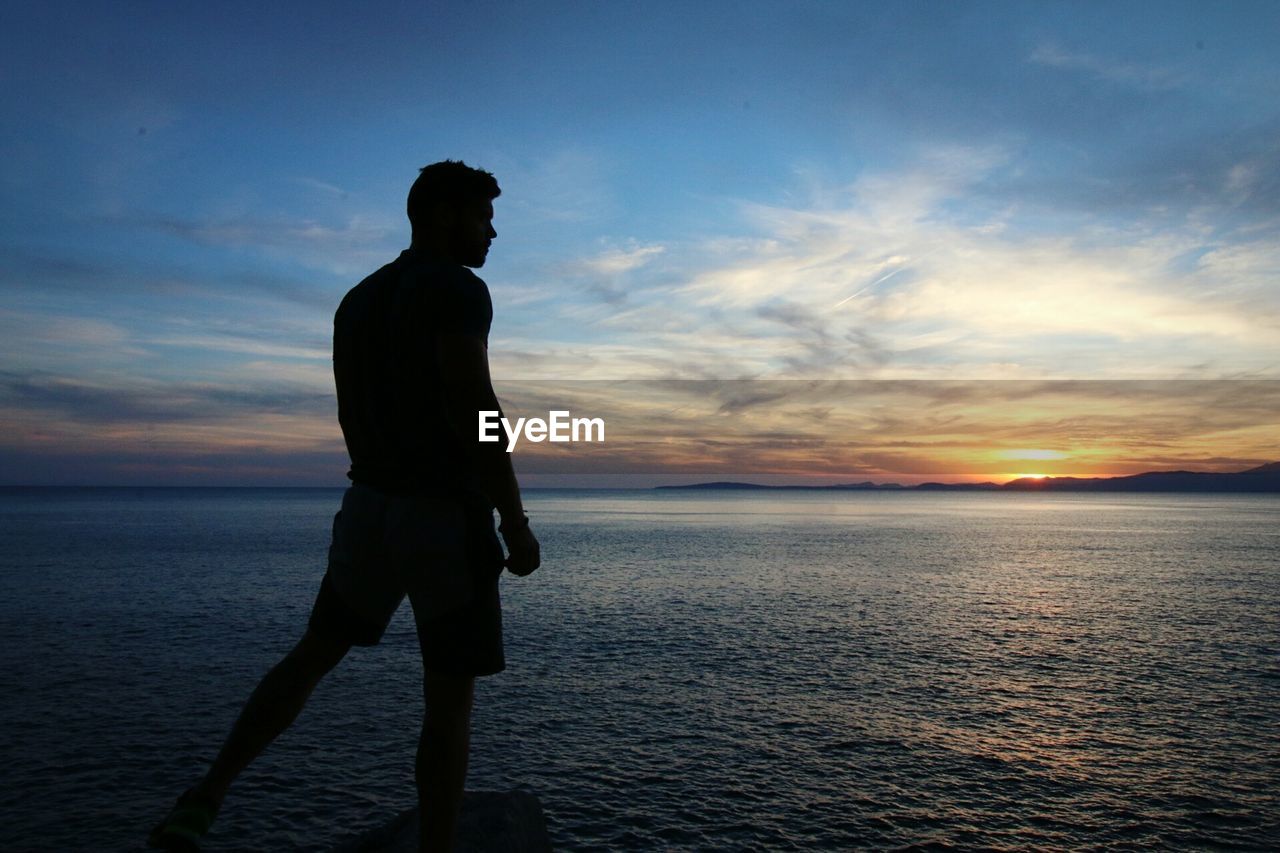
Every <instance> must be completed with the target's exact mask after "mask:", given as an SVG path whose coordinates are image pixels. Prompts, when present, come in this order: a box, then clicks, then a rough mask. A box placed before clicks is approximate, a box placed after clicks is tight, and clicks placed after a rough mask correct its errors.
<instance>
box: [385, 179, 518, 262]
mask: <svg viewBox="0 0 1280 853" xmlns="http://www.w3.org/2000/svg"><path fill="white" fill-rule="evenodd" d="M501 193H502V190H500V189H498V182H497V180H495V179H494V177H493V175H491V174H489V173H488V172H485V171H483V170H481V169H473V168H471V167H470V166H468V165H467V164H466V163H463V162H462V161H461V160H444V161H442V162H440V163H432V164H431V165H430V166H426V167H424V168H423V169H422V170H421V172H420V174H419V175H418V179H417V180H416V181H414V182H413V186H412V187H410V188H409V203H408V213H409V224H410V226H412V228H413V245H414V246H417V247H420V248H423V249H427V250H429V251H432V252H435V253H436V254H439V255H443V256H444V257H446V258H448V259H450V260H452V261H456V262H457V263H460V264H462V265H463V266H467V267H482V266H484V260H485V255H487V254H488V252H489V243H490V242H492V241H493V238H494V237H497V236H498V232H496V231H494V230H493V200H494V199H495V198H497V197H498V196H499V195H501Z"/></svg>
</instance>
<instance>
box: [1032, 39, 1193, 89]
mask: <svg viewBox="0 0 1280 853" xmlns="http://www.w3.org/2000/svg"><path fill="white" fill-rule="evenodd" d="M1028 59H1029V61H1031V62H1033V63H1035V64H1037V65H1044V66H1048V67H1050V68H1059V69H1062V70H1064V71H1081V72H1084V73H1086V74H1089V75H1091V76H1093V77H1094V78H1096V79H1100V80H1107V81H1109V82H1113V83H1123V84H1125V85H1128V86H1136V87H1139V88H1143V89H1170V88H1174V87H1176V86H1178V85H1180V84H1181V83H1182V82H1183V78H1182V76H1181V75H1180V74H1178V73H1177V72H1176V71H1174V70H1173V69H1170V68H1166V67H1162V66H1159V65H1151V64H1148V63H1141V62H1126V61H1123V60H1117V59H1109V58H1105V57H1100V56H1096V55H1094V54H1091V53H1085V52H1083V51H1070V50H1066V49H1064V48H1062V47H1060V46H1058V45H1055V44H1047V43H1046V44H1042V45H1040V46H1039V47H1037V48H1036V49H1035V50H1034V51H1032V53H1031V55H1030V56H1029V57H1028Z"/></svg>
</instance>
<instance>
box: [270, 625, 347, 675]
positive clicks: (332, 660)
mask: <svg viewBox="0 0 1280 853" xmlns="http://www.w3.org/2000/svg"><path fill="white" fill-rule="evenodd" d="M349 651H351V643H350V642H349V641H347V640H338V639H334V638H331V637H326V636H324V635H323V634H317V633H316V632H315V631H313V630H311V629H310V628H308V629H307V632H306V633H305V634H303V635H302V639H301V640H299V641H298V645H296V646H294V647H293V651H291V652H289V655H288V657H287V658H286V659H285V660H287V661H289V662H290V663H292V664H293V665H294V666H295V667H297V668H298V670H299V671H301V672H302V673H304V674H305V675H306V676H307V677H310V678H316V679H318V678H320V677H321V676H323V675H324V674H325V673H327V672H328V671H329V670H331V669H333V668H334V667H335V666H337V665H338V662H339V661H341V660H342V659H343V658H344V657H346V655H347V652H349Z"/></svg>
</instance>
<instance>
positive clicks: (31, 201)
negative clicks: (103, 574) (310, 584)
mask: <svg viewBox="0 0 1280 853" xmlns="http://www.w3.org/2000/svg"><path fill="white" fill-rule="evenodd" d="M1277 44H1280V4H1277V3H1274V2H1258V3H1248V2H1231V3H1226V4H1207V3H1203V2H1195V3H1175V2H1167V3H1165V2H1162V3H1151V2H1143V3H1105V4H1104V3H1084V2H1077V3H1063V4H1057V3H1047V2H1046V3H1040V2H1037V3H1021V2H1019V3H1012V2H1011V3H953V2H931V3H911V2H885V3H870V2H866V3H861V2H859V3H852V2H850V3H844V2H839V3H837V2H830V3H813V2H768V3H754V2H725V3H717V2H698V3H689V2H681V3H675V2H672V3H662V2H644V3H630V4H626V3H613V2H599V3H587V2H583V3H554V2H529V3H377V2H372V3H366V4H358V5H357V4H330V3H323V2H319V3H317V2H311V3H306V4H301V3H297V4H262V3H252V4H250V3H201V4H191V3H181V2H177V3H127V2H113V3H100V4H98V3H87V2H75V3H58V2H46V3H39V4H37V3H15V4H8V5H7V6H6V8H5V11H4V12H3V14H2V17H0V45H2V48H3V52H4V56H5V71H4V73H3V75H0V99H2V100H3V111H2V113H0V197H2V198H3V205H2V206H0V246H2V249H0V485H3V484H71V483H83V484H130V485H132V484H159V485H167V484H173V485H180V484H227V485H258V484H260V485H293V484H296V485H340V484H341V483H343V482H344V476H343V475H344V473H345V470H346V459H345V452H344V450H343V447H342V440H341V434H340V433H339V431H338V427H337V420H336V404H335V402H334V397H333V390H332V384H333V381H332V374H331V365H330V334H331V322H332V315H333V311H334V309H335V308H336V306H337V304H338V301H339V300H340V299H341V297H342V295H343V293H344V292H345V291H346V290H347V289H349V288H350V287H351V286H352V285H354V284H355V283H356V282H357V281H358V280H359V279H361V278H362V277H363V276H364V275H366V274H367V273H369V272H371V271H372V270H373V269H374V268H376V267H377V266H379V265H381V264H383V263H385V262H387V261H389V260H391V259H392V258H394V257H395V255H396V254H397V253H398V252H399V250H400V249H401V248H403V247H404V246H406V245H407V243H408V239H409V231H408V222H407V220H406V219H405V217H404V213H403V210H404V197H405V193H406V192H407V190H408V186H409V184H410V183H411V182H412V180H413V178H414V177H415V175H416V170H417V168H418V167H420V166H423V165H425V164H427V163H430V162H433V161H436V160H440V159H444V158H462V159H464V160H466V161H467V162H468V163H469V164H471V165H477V166H481V167H483V168H486V169H489V170H491V171H493V172H494V173H495V174H496V176H497V178H498V180H499V182H500V183H501V185H502V190H503V192H502V196H501V198H500V199H498V201H497V202H496V205H495V207H496V210H497V214H496V219H495V227H496V229H497V231H498V239H497V240H496V242H495V244H494V247H493V250H492V252H491V253H490V256H489V263H488V264H487V265H486V266H485V267H484V269H483V270H481V271H480V274H481V275H482V276H483V277H484V278H485V280H486V281H487V282H488V284H489V287H490V290H491V292H492V294H493V298H494V303H495V310H496V314H495V320H494V325H493V330H492V334H491V336H490V347H491V359H492V364H493V373H494V375H495V379H496V381H497V383H498V385H499V391H500V393H501V394H502V395H503V398H504V400H506V401H507V407H508V409H509V410H512V411H513V412H515V413H517V414H524V415H544V414H545V412H546V411H547V409H548V408H549V407H557V408H571V409H572V410H573V411H574V414H575V415H578V414H582V415H606V416H607V419H610V423H611V425H612V429H611V431H610V433H609V434H608V436H607V439H606V445H605V446H604V447H581V448H568V449H566V448H563V447H559V448H550V447H548V446H542V447H538V448H529V449H530V450H531V451H536V452H531V453H529V454H525V455H523V456H522V454H521V453H519V452H518V453H517V460H518V462H517V465H518V467H519V468H520V469H521V470H522V471H524V472H526V474H527V478H528V479H527V481H528V482H530V483H531V484H534V485H538V484H544V485H556V484H570V483H593V484H601V485H610V484H623V483H636V484H646V485H647V484H652V483H656V482H687V481H691V480H697V479H700V478H703V479H705V478H707V477H713V478H715V479H747V480H755V481H761V482H763V481H771V482H857V481H861V480H868V479H869V480H875V481H895V482H902V483H911V482H919V481H921V480H925V479H952V480H957V481H958V480H972V479H995V480H1002V479H1009V478H1012V477H1014V476H1018V475H1021V474H1030V473H1048V474H1053V475H1069V474H1075V475H1084V476H1092V475H1114V474H1125V473H1137V472H1138V471H1141V470H1153V469H1161V468H1174V467H1181V468H1199V469H1205V470H1207V469H1214V470H1238V469H1242V468H1247V467H1250V466H1253V465H1258V464H1262V463H1264V462H1270V461H1275V460H1276V459H1278V458H1280V452H1277V451H1276V446H1277V441H1276V438H1277V435H1280V430H1277V424H1278V423H1280V51H1277V50H1276V45H1277ZM570 380H572V381H570ZM639 380H644V381H643V382H641V381H639ZM746 380H751V381H746ZM539 407H541V408H539ZM606 413H607V414H606ZM522 449H523V448H522ZM575 454H576V455H575ZM628 477H630V478H631V479H629V480H628V479H627V478H628ZM575 478H577V479H575ZM593 478H595V479H593Z"/></svg>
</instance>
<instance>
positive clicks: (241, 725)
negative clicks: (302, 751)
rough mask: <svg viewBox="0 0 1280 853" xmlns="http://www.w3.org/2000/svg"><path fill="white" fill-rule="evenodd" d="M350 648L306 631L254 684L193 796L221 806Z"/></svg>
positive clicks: (343, 641)
mask: <svg viewBox="0 0 1280 853" xmlns="http://www.w3.org/2000/svg"><path fill="white" fill-rule="evenodd" d="M350 649H351V643H350V642H349V641H345V640H336V639H328V638H325V637H322V636H320V635H319V634H317V633H315V632H314V631H312V630H310V629H308V630H307V632H306V633H305V634H303V635H302V639H301V640H300V641H299V642H298V645H296V646H294V648H293V651H291V652H289V654H287V655H285V657H284V659H283V660H281V661H280V663H278V664H276V665H275V666H274V667H273V668H272V669H271V671H270V672H268V673H267V674H266V675H265V676H263V679H262V681H261V682H259V683H258V686H257V688H255V689H254V691H253V694H252V695H250V697H249V701H248V702H247V703H246V704H245V706H244V710H243V711H241V712H240V716H239V718H238V719H237V720H236V722H235V725H234V726H233V727H232V729H231V734H229V735H228V736H227V739H226V741H225V742H224V743H223V745H222V749H221V750H220V751H219V752H218V757H217V758H216V759H214V762H213V766H211V767H210V768H209V772H208V773H207V774H206V775H205V777H204V779H203V780H201V781H200V782H199V783H198V784H197V785H196V786H195V789H194V790H195V792H196V793H198V794H199V795H201V796H204V797H208V798H209V799H212V800H213V801H214V802H215V803H221V802H222V799H223V797H225V796H226V793H227V789H228V788H230V787H231V783H232V782H233V781H235V778H236V777H237V776H239V775H240V771H242V770H244V768H246V767H248V766H249V763H250V762H252V761H253V760H254V759H255V758H257V757H258V756H259V755H260V754H262V751H263V750H265V749H266V748H267V746H268V745H269V744H270V743H271V742H272V741H273V740H275V739H276V737H277V736H279V734H280V733H281V732H283V731H284V730H285V729H287V728H288V727H289V725H290V724H291V723H292V722H293V721H294V720H295V719H296V718H297V716H298V712H299V711H301V710H302V706H303V705H305V704H306V702H307V697H309V696H310V695H311V691H312V690H314V689H315V686H316V685H317V684H319V683H320V679H321V678H323V677H324V676H325V675H326V674H327V673H328V672H329V671H330V670H331V669H333V668H334V667H335V666H337V664H338V661H340V660H342V658H343V657H345V656H346V654H347V652H348V651H350Z"/></svg>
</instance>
